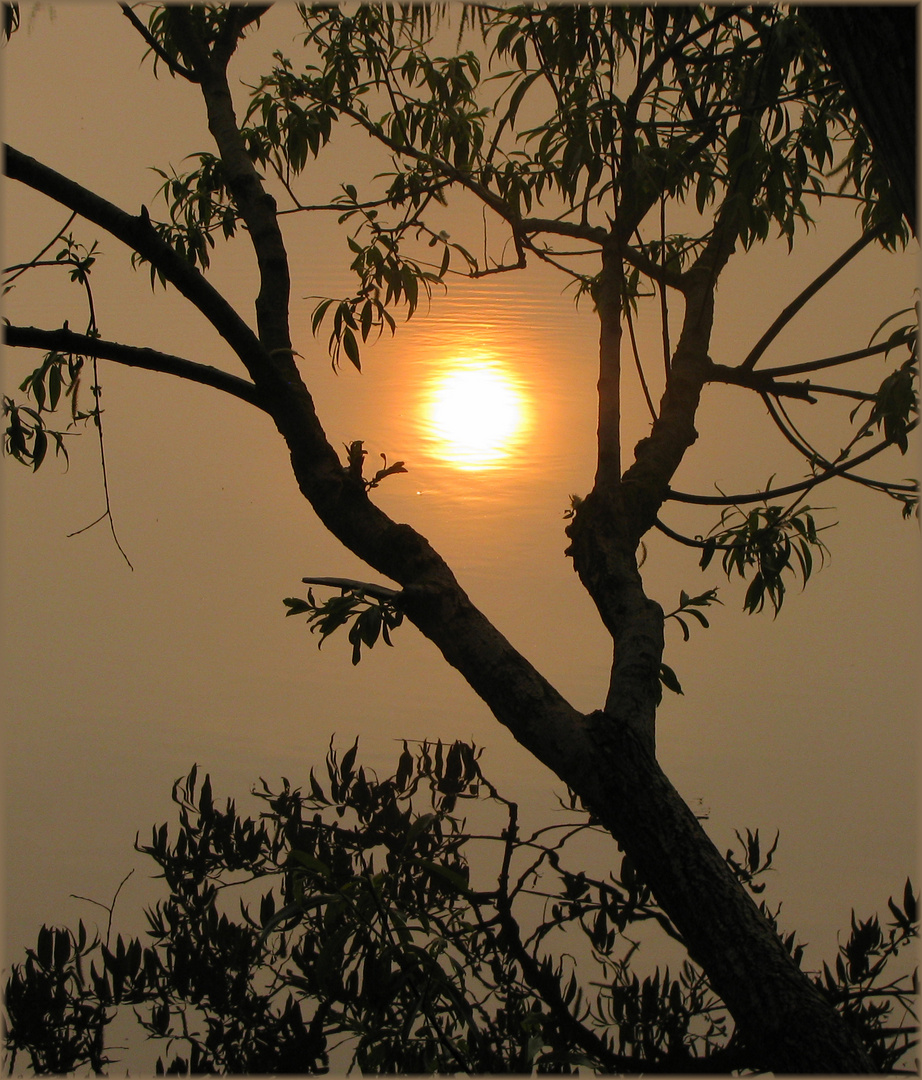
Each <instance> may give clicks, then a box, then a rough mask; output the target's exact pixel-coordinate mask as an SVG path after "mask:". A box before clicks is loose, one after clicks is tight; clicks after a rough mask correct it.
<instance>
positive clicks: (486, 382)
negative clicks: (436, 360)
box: [423, 354, 531, 472]
mask: <svg viewBox="0 0 922 1080" xmlns="http://www.w3.org/2000/svg"><path fill="white" fill-rule="evenodd" d="M530 422H531V409H530V404H529V401H528V397H527V395H526V393H525V392H524V390H523V388H522V386H521V383H520V382H519V381H518V380H517V379H516V378H515V377H514V376H513V375H512V374H511V373H510V372H509V371H508V370H507V369H506V368H505V367H504V366H503V365H502V364H500V363H499V362H498V361H497V360H495V359H493V358H492V357H490V356H488V355H486V354H474V355H467V356H462V357H453V358H452V359H451V360H448V361H446V362H445V363H444V364H443V365H442V367H441V370H440V371H439V372H438V373H437V374H436V375H434V376H432V377H431V379H430V381H429V385H428V388H427V392H426V394H425V396H424V399H423V428H424V430H425V432H426V435H427V441H428V442H429V444H430V448H431V453H432V454H433V456H434V457H436V458H438V459H440V460H441V461H443V462H444V463H445V464H448V465H451V466H452V467H454V468H456V469H461V470H464V471H469V472H470V471H480V470H486V469H496V468H500V467H502V466H504V465H507V464H510V463H511V461H512V459H513V457H514V455H515V452H516V450H517V449H518V448H519V447H520V446H521V444H522V443H523V441H524V439H525V436H526V434H527V431H528V428H529V427H530Z"/></svg>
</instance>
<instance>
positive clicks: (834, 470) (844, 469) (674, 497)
mask: <svg viewBox="0 0 922 1080" xmlns="http://www.w3.org/2000/svg"><path fill="white" fill-rule="evenodd" d="M918 423H919V421H918V420H913V421H912V422H911V423H909V424H907V425H906V430H907V431H912V430H913V429H914V428H915V427H916V426H917V425H918ZM893 445H894V444H893V443H892V442H890V440H889V439H884V440H883V441H882V442H879V443H876V444H875V445H874V446H872V447H871V449H870V450H865V452H864V453H863V454H859V455H858V456H857V457H855V458H852V459H851V461H845V462H843V463H842V464H841V465H832V466H830V467H829V468H828V469H824V470H823V471H822V472H821V473H818V474H817V475H816V476H812V477H810V479H809V480H801V481H800V482H799V483H796V484H788V485H787V486H786V487H780V488H767V489H766V490H764V491H754V492H752V491H751V492H747V493H746V494H744V495H692V494H690V493H689V492H686V491H675V490H674V489H673V488H670V489H669V491H668V493H667V495H666V499H667V500H671V501H672V502H681V503H694V504H695V505H698V506H732V505H733V504H734V503H754V502H762V501H763V500H764V499H772V498H780V497H781V496H783V495H793V494H795V493H796V492H798V491H809V490H810V488H814V487H816V486H817V485H818V484H823V483H825V482H826V481H827V480H832V478H833V477H835V476H842V477H844V478H845V479H846V480H857V481H860V482H866V481H864V479H863V478H862V477H856V476H850V475H849V471H850V470H851V469H854V468H855V466H856V465H862V464H864V462H865V461H869V460H870V459H871V458H873V457H876V456H877V455H878V454H879V453H880V452H881V451H882V450H886V449H888V448H889V447H891V446H893ZM888 486H893V485H888ZM909 490H913V488H912V487H910V488H909Z"/></svg>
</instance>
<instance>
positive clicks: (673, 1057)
mask: <svg viewBox="0 0 922 1080" xmlns="http://www.w3.org/2000/svg"><path fill="white" fill-rule="evenodd" d="M356 758H357V744H355V745H353V746H352V747H351V748H350V749H349V750H348V751H347V752H346V753H345V754H343V755H342V757H341V758H340V757H339V756H338V755H337V753H336V752H335V750H333V749H332V748H331V750H330V753H329V755H328V757H327V761H326V781H325V782H324V783H321V781H320V780H319V779H318V778H317V776H316V775H315V774H314V772H313V771H312V772H311V774H310V778H309V791H302V790H300V789H299V788H294V787H292V785H291V784H290V782H289V781H288V780H287V779H284V778H283V779H282V784H281V787H280V788H279V789H277V790H273V789H271V788H270V787H269V785H268V784H267V783H266V782H265V781H262V782H261V784H260V786H259V788H257V789H255V790H254V792H253V794H254V795H255V796H256V797H257V798H258V799H259V800H260V801H261V802H262V804H263V806H264V808H265V809H264V810H263V811H262V812H261V813H260V815H259V816H258V818H257V819H254V818H251V817H241V816H239V815H238V813H237V810H236V807H235V804H234V802H233V801H232V800H230V799H229V800H227V802H226V804H225V805H224V806H223V807H221V806H220V805H219V804H218V803H217V801H216V800H215V798H214V794H213V791H212V787H211V782H210V779H209V777H208V776H205V777H204V779H203V780H202V781H201V783H199V774H198V770H197V768H195V767H193V768H192V770H191V771H190V772H189V774H188V776H187V777H185V778H184V779H182V780H178V781H177V782H176V784H175V785H174V789H173V800H174V802H175V803H176V804H177V806H178V808H179V831H178V834H177V835H176V838H175V840H171V838H170V833H169V829H168V826H167V825H166V824H164V825H162V826H160V827H155V828H154V829H153V830H152V834H151V839H150V842H149V843H148V844H143V845H142V844H141V843H140V841H138V843H137V847H138V850H139V851H141V852H143V853H144V854H145V855H147V856H149V857H150V858H151V859H152V860H153V861H154V862H155V864H156V865H157V867H158V869H159V872H160V876H162V878H163V879H164V882H165V884H166V887H167V889H168V896H167V897H166V898H165V899H162V900H159V901H158V902H157V903H156V904H155V905H154V906H153V907H152V908H150V909H149V910H148V911H147V913H146V917H147V922H148V931H147V939H148V941H147V944H142V942H141V940H140V939H131V940H128V941H125V940H123V939H122V937H121V936H118V938H117V940H116V943H115V945H114V947H110V945H109V940H108V939H109V935H110V933H111V915H112V911H111V908H110V909H109V911H110V928H109V933H107V935H106V940H105V941H102V940H100V938H99V937H98V936H97V937H94V938H92V939H91V938H90V936H89V935H88V933H87V931H86V928H85V927H84V925H83V923H82V922H81V923H80V925H79V927H78V929H77V931H76V932H74V931H71V930H68V929H60V928H49V927H42V929H41V931H40V932H39V936H38V942H37V945H36V948H35V949H30V950H28V951H27V957H26V960H25V962H24V963H22V964H17V965H14V966H13V969H12V973H11V975H10V978H9V980H8V982H7V985H6V1012H7V1029H6V1036H7V1054H8V1061H9V1066H10V1070H11V1071H12V1069H13V1068H14V1066H15V1064H16V1060H17V1055H19V1054H23V1055H26V1054H27V1055H28V1056H29V1062H30V1066H31V1068H32V1070H33V1071H34V1072H36V1073H40V1074H48V1073H64V1072H73V1071H75V1070H77V1069H79V1068H82V1067H86V1066H88V1067H90V1068H92V1069H93V1070H94V1071H96V1072H100V1071H102V1069H103V1068H104V1067H105V1066H106V1065H107V1064H111V1063H112V1059H111V1058H110V1057H109V1056H108V1052H107V1050H106V1029H107V1027H108V1026H109V1024H110V1023H111V1022H112V1020H113V1019H114V1018H115V1016H116V1015H117V1014H118V1010H119V1009H120V1008H122V1007H125V1006H127V1007H130V1008H132V1009H133V1011H134V1013H135V1015H136V1017H137V1019H138V1022H139V1023H140V1025H141V1027H142V1028H143V1030H144V1031H145V1032H146V1036H147V1038H149V1039H151V1040H154V1041H155V1042H157V1043H166V1046H167V1050H168V1053H173V1057H172V1058H171V1059H170V1060H169V1061H164V1060H162V1059H160V1060H158V1074H159V1073H163V1072H166V1073H167V1074H168V1075H184V1074H187V1073H190V1072H192V1073H201V1072H211V1073H222V1074H226V1073H273V1072H275V1073H278V1072H284V1073H297V1074H301V1073H320V1072H325V1071H327V1070H328V1068H329V1067H330V1064H331V1059H330V1055H331V1054H333V1055H338V1058H336V1057H334V1063H335V1064H337V1066H339V1065H340V1063H345V1062H346V1061H347V1060H351V1063H352V1065H353V1066H355V1067H358V1068H360V1069H361V1070H362V1071H363V1072H366V1073H368V1072H370V1073H379V1072H394V1071H396V1072H411V1073H412V1072H417V1073H432V1072H450V1073H456V1072H477V1073H491V1072H493V1073H498V1072H510V1071H512V1072H533V1071H538V1072H559V1071H571V1070H572V1069H573V1068H575V1067H577V1066H585V1067H589V1068H590V1069H594V1070H600V1071H605V1072H637V1071H664V1070H665V1071H670V1072H683V1071H688V1070H690V1069H694V1070H695V1071H701V1070H706V1071H715V1070H719V1071H727V1070H745V1069H746V1068H747V1062H746V1057H745V1050H744V1049H743V1048H742V1047H740V1046H738V1045H737V1044H736V1043H735V1042H734V1039H733V1036H732V1034H730V1033H728V1023H729V1022H728V1017H727V1013H726V1009H725V1008H724V1007H723V1005H722V1003H721V1002H720V1000H719V998H718V997H717V996H716V995H715V994H714V992H713V990H712V989H711V988H710V987H709V985H708V983H707V980H706V978H705V977H704V975H703V974H702V973H701V972H700V971H699V970H698V969H697V968H696V967H695V966H694V965H693V964H691V963H690V962H689V961H685V962H684V963H683V964H682V965H681V969H680V972H679V974H678V977H675V978H674V977H672V976H671V975H670V974H669V971H668V969H667V970H665V971H661V970H660V969H659V968H658V967H657V968H656V969H655V971H654V972H652V973H651V974H648V975H646V976H643V977H641V976H640V975H638V974H637V973H636V971H635V970H634V969H633V968H634V966H636V962H637V958H638V955H639V950H640V948H641V942H640V940H639V938H638V936H637V931H638V929H639V927H640V925H641V924H646V925H648V926H658V927H661V928H662V929H664V930H665V931H666V932H667V933H669V934H670V935H671V936H673V937H675V936H676V935H675V931H674V930H673V929H672V927H671V924H670V923H669V921H668V919H667V918H666V916H665V915H664V914H663V912H662V911H661V909H660V908H659V907H658V905H657V904H656V902H655V900H654V898H653V897H652V895H651V893H650V890H649V888H648V887H647V886H646V885H645V884H644V883H643V882H642V881H641V880H639V878H638V876H637V873H636V871H635V870H634V869H633V867H632V866H631V865H630V863H629V862H628V860H626V859H625V860H623V861H622V865H621V869H620V873H619V874H618V875H617V876H616V875H614V874H612V875H610V876H609V877H608V878H605V879H597V878H594V877H593V876H592V875H591V874H590V873H588V872H587V871H586V869H585V855H584V854H583V855H582V856H581V855H580V852H579V850H578V847H579V845H574V841H575V840H577V839H578V838H579V837H581V836H582V835H583V834H584V833H585V831H586V830H587V829H591V828H592V825H591V822H590V819H589V818H588V817H587V815H586V814H585V812H580V811H577V810H576V809H575V805H576V800H575V799H574V798H573V797H572V796H571V800H570V808H571V811H572V812H573V813H572V815H571V816H570V818H569V819H568V820H567V821H566V822H561V823H559V824H555V825H553V826H550V827H545V828H541V829H538V830H537V831H535V832H533V833H531V834H525V835H523V834H522V832H521V830H520V827H519V822H518V809H517V807H516V805H515V804H514V803H511V802H509V801H508V800H506V799H504V798H503V797H502V796H501V795H500V794H499V793H498V792H497V791H496V789H495V788H494V787H493V785H492V784H490V783H489V781H488V780H486V779H485V777H484V775H483V773H482V770H481V765H480V752H479V751H478V750H477V749H476V748H474V747H473V746H469V745H467V744H463V743H455V744H453V745H452V746H450V747H444V746H442V745H441V744H436V745H434V746H433V745H429V744H422V745H420V746H418V747H417V749H416V751H415V753H414V752H411V751H410V749H409V748H408V747H407V745H406V744H404V748H403V752H402V754H401V755H400V759H399V762H398V765H397V769H396V772H395V773H394V775H392V776H390V777H388V778H387V779H385V780H379V779H378V778H377V777H375V776H374V774H372V773H371V772H370V771H368V770H366V769H365V768H363V767H361V766H358V765H357V763H356ZM461 805H466V806H467V807H468V812H469V813H476V814H477V815H478V816H479V815H481V814H483V813H485V812H490V813H491V814H496V813H499V814H500V815H501V816H502V827H501V828H500V829H495V828H493V829H488V830H486V831H483V832H474V831H472V830H471V829H470V828H469V827H468V825H467V822H466V820H464V819H462V818H460V817H459V816H458V808H459V806H461ZM740 840H741V842H742V838H741V837H740ZM776 844H777V838H776V842H775V845H772V848H771V850H770V851H769V852H768V853H767V855H763V854H762V852H761V851H760V847H759V838H758V832H755V833H752V832H748V831H747V840H746V843H745V844H744V851H743V853H742V855H740V856H735V855H734V854H733V852H732V851H731V852H728V860H729V863H730V865H731V867H733V869H734V871H735V872H736V873H737V874H738V876H739V877H740V878H741V880H743V881H744V882H745V883H746V884H747V885H748V886H749V887H750V888H752V889H753V891H754V892H758V891H759V889H760V886H756V885H755V884H754V880H755V878H757V877H758V876H759V875H760V874H762V873H764V872H765V871H766V870H767V869H768V868H769V866H770V865H771V862H772V856H773V854H774V850H775V846H776ZM497 865H498V866H499V869H498V871H497V872H494V868H495V867H496V866H497ZM488 867H489V868H491V869H489V870H488V869H487V868H488ZM480 879H483V880H480ZM266 886H268V890H267V889H266ZM915 903H916V902H915V899H914V898H913V895H912V889H911V886H910V885H909V884H908V883H907V886H906V890H905V892H904V896H903V903H902V906H900V905H898V904H897V903H896V902H895V901H893V900H891V901H890V910H891V912H892V914H893V916H894V918H895V920H896V921H895V922H894V924H893V925H892V927H891V929H890V932H889V935H888V936H884V934H883V931H882V930H881V929H880V927H879V924H878V922H877V920H876V919H873V920H869V921H866V922H859V921H856V920H855V919H854V917H853V924H852V934H851V937H850V938H849V941H848V942H847V943H846V944H845V945H844V946H843V947H842V948H841V950H840V956H839V958H838V959H837V961H836V964H835V968H836V972H835V974H833V972H832V971H831V969H830V968H829V967H828V966H826V967H825V968H824V973H823V977H822V979H820V980H819V984H820V985H821V986H824V987H825V988H827V990H828V991H829V992H830V994H831V995H832V997H833V999H834V1000H835V1001H836V1003H837V1005H838V1007H839V1008H841V1009H842V1010H843V1011H844V1012H846V1013H847V1014H848V1015H849V1016H850V1017H851V1018H852V1019H853V1021H854V1023H855V1024H856V1025H857V1027H858V1029H859V1030H860V1031H861V1032H862V1034H863V1037H864V1038H865V1041H866V1042H867V1044H868V1046H869V1047H870V1048H871V1050H872V1053H873V1054H874V1057H875V1062H876V1063H879V1064H880V1066H881V1068H882V1069H892V1068H893V1067H894V1066H895V1065H896V1064H897V1063H898V1062H900V1061H901V1060H902V1059H903V1058H904V1057H905V1055H906V1053H907V1051H908V1049H909V1047H910V1046H911V1045H912V1042H911V1035H912V1029H911V1027H909V1026H906V1025H904V1024H902V1023H900V1024H898V1025H896V1026H894V1025H893V1023H892V1022H891V1012H892V1010H893V1009H894V1008H895V1007H900V1008H901V1009H903V1010H905V1011H906V1013H907V1014H911V1002H910V994H911V989H912V988H911V985H910V980H909V979H908V978H889V981H887V982H885V983H884V982H882V980H883V978H884V975H885V969H886V966H887V964H888V963H889V961H890V960H891V959H892V958H893V957H895V956H896V955H897V954H898V952H899V950H900V949H901V948H902V947H903V946H904V945H906V944H907V943H908V942H909V941H910V940H911V939H912V938H913V936H914V935H915V933H916V925H915V918H916V909H915ZM763 906H764V905H763ZM768 914H769V917H770V918H773V916H772V915H771V913H770V912H769V913H768ZM786 941H787V943H788V947H789V948H790V949H792V951H794V953H795V956H796V957H797V958H798V959H799V958H800V951H799V950H796V951H795V950H794V948H793V944H792V943H793V935H790V936H789V937H788V938H787V939H786ZM558 950H559V952H558ZM564 950H565V951H564ZM576 956H578V957H580V960H579V963H578V964H577V961H576V960H575V959H574V957H576ZM887 974H889V973H887ZM177 1047H178V1049H179V1052H175V1051H176V1048H177Z"/></svg>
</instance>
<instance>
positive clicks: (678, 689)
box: [659, 664, 685, 694]
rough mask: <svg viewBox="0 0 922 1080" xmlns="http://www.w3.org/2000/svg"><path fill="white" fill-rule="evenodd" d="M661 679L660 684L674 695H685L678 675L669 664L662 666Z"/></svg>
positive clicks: (660, 670)
mask: <svg viewBox="0 0 922 1080" xmlns="http://www.w3.org/2000/svg"><path fill="white" fill-rule="evenodd" d="M659 678H660V682H661V683H662V684H663V686H665V687H666V689H667V690H671V691H672V692H673V693H674V694H684V693H685V691H684V690H683V689H682V686H681V684H680V683H679V680H678V678H677V677H676V673H675V672H674V671H673V670H672V668H671V667H669V665H668V664H660V669H659Z"/></svg>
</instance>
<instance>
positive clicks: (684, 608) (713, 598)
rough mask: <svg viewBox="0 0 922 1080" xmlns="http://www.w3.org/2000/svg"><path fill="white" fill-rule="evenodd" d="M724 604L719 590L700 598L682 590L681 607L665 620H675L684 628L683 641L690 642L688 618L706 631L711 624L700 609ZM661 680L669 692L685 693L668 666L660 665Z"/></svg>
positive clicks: (670, 613)
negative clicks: (695, 621)
mask: <svg viewBox="0 0 922 1080" xmlns="http://www.w3.org/2000/svg"><path fill="white" fill-rule="evenodd" d="M722 603H723V601H722V600H718V599H717V589H708V590H707V592H703V593H702V594H701V595H700V596H689V595H688V593H687V592H686V591H685V590H684V589H681V590H680V591H679V606H678V607H677V608H676V609H675V611H670V612H669V614H668V615H666V616H665V618H666V619H675V621H676V622H677V623H678V624H679V626H680V627H681V628H682V639H683V641H688V639H689V637H690V636H691V633H690V631H689V629H688V623H687V622H686V618H687V617H689V616H690V617H691V618H693V619H696V620H697V621H698V622H699V623H700V624H701V625H702V626H703V627H704V628H705V629H707V628H708V627H709V626H710V625H711V624H710V623H709V622H708V620H707V616H706V615H705V614H704V612H702V611H699V610H698V609H699V608H703V607H710V606H711V604H722ZM659 678H660V682H661V683H662V684H663V686H665V687H666V689H667V690H671V691H672V692H673V693H674V694H682V693H684V691H683V689H682V684H681V683H680V682H679V679H678V676H677V675H676V673H675V672H674V671H673V670H672V668H671V667H670V666H669V665H668V664H660V669H659Z"/></svg>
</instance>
